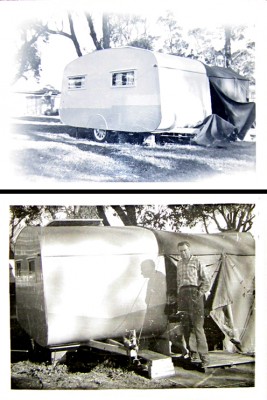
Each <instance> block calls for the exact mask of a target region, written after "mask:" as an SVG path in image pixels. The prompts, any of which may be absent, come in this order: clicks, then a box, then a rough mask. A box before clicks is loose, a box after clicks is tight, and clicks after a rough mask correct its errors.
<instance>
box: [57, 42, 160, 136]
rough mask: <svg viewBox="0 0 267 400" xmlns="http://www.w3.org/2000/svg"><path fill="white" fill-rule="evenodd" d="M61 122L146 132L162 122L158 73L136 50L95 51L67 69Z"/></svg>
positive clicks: (150, 60) (151, 61)
mask: <svg viewBox="0 0 267 400" xmlns="http://www.w3.org/2000/svg"><path fill="white" fill-rule="evenodd" d="M60 118H61V120H62V122H63V123H65V124H67V125H70V126H76V127H83V128H98V129H106V130H114V131H128V132H150V131H153V130H155V129H156V128H157V127H158V126H159V124H160V121H161V108H160V94H159V81H158V69H157V66H156V59H155V56H154V54H153V53H152V52H150V51H147V50H143V49H138V48H131V47H129V48H127V47H126V48H117V49H106V50H101V51H95V52H93V53H91V54H88V55H86V56H83V57H80V58H78V59H77V60H74V61H73V62H71V63H70V64H68V65H67V67H66V68H65V71H64V77H63V83H62V94H61V107H60Z"/></svg>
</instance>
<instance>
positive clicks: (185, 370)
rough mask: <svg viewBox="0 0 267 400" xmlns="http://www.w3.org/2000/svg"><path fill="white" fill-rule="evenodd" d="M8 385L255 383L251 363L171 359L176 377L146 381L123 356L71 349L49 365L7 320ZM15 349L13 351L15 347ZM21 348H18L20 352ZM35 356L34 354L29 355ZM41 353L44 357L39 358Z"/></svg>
mask: <svg viewBox="0 0 267 400" xmlns="http://www.w3.org/2000/svg"><path fill="white" fill-rule="evenodd" d="M11 349H12V350H13V351H12V352H11V388H12V389H42V390H46V389H50V390H55V389H60V390H64V389H175V388H177V389H178V388H237V387H240V388H241V387H253V386H254V362H252V363H247V364H240V365H233V366H231V367H226V368H222V367H218V368H209V369H208V370H207V371H206V372H203V371H200V370H198V369H195V368H194V369H193V368H192V367H191V365H190V364H188V363H185V364H184V363H181V361H179V358H176V359H173V363H174V367H175V375H174V376H170V377H166V378H157V379H150V378H149V377H148V373H147V371H146V370H144V369H143V368H142V369H138V370H136V369H134V368H133V366H132V364H131V363H130V362H129V358H128V357H127V356H121V355H115V354H111V353H108V352H103V351H99V350H96V349H88V348H82V349H80V350H79V351H75V352H69V353H68V354H67V357H66V358H65V359H64V360H63V362H62V363H61V362H59V363H54V364H51V363H49V362H48V361H47V360H46V354H45V358H40V357H41V355H40V354H39V353H38V356H37V353H35V354H34V355H33V354H31V355H30V353H29V352H23V351H22V350H28V351H29V349H30V340H29V337H28V336H27V335H26V334H25V332H24V331H23V330H22V329H21V328H20V326H19V324H18V322H17V319H16V318H15V317H14V316H13V317H12V318H11ZM14 350H17V351H14ZM18 350H19V351H18ZM32 357H34V358H32ZM36 357H37V358H38V360H36ZM42 357H43V356H42Z"/></svg>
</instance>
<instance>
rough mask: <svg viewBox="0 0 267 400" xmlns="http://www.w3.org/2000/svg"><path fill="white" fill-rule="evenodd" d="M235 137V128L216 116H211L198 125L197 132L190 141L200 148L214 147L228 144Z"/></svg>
mask: <svg viewBox="0 0 267 400" xmlns="http://www.w3.org/2000/svg"><path fill="white" fill-rule="evenodd" d="M235 137H236V134H235V126H234V125H233V124H231V123H230V122H227V121H225V120H224V119H222V118H221V117H219V116H218V115H215V114H212V115H210V116H208V117H207V118H205V120H204V121H203V123H202V124H201V125H200V127H199V132H198V133H197V135H196V136H195V137H194V138H193V139H192V143H193V144H198V145H200V146H210V145H213V146H214V145H219V144H222V143H224V142H229V141H230V140H233V139H234V138H235Z"/></svg>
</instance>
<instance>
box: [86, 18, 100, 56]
mask: <svg viewBox="0 0 267 400" xmlns="http://www.w3.org/2000/svg"><path fill="white" fill-rule="evenodd" d="M85 16H86V19H87V22H88V26H89V29H90V36H91V38H92V39H93V42H94V45H95V48H96V50H102V49H103V47H102V45H101V42H100V41H99V40H98V39H97V36H96V32H95V27H94V23H93V19H92V16H91V15H90V14H89V13H85Z"/></svg>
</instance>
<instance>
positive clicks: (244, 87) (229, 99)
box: [194, 65, 255, 145]
mask: <svg viewBox="0 0 267 400" xmlns="http://www.w3.org/2000/svg"><path fill="white" fill-rule="evenodd" d="M205 68H206V71H207V75H208V78H209V82H210V96H211V106H212V115H210V116H209V117H207V118H206V119H205V120H204V121H203V123H202V124H201V126H200V132H199V134H197V136H196V137H195V138H194V142H195V143H197V144H201V145H206V144H209V143H213V142H214V141H215V140H221V141H230V140H235V139H237V138H238V139H240V140H243V139H244V137H245V135H246V133H247V131H248V130H249V129H250V128H251V126H252V125H253V123H254V121H255V103H254V102H249V101H248V100H249V80H248V79H247V78H245V77H243V76H241V75H239V74H237V73H236V72H235V71H233V70H232V69H229V68H221V67H209V66H207V65H205Z"/></svg>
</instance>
